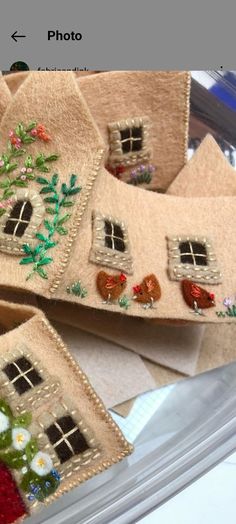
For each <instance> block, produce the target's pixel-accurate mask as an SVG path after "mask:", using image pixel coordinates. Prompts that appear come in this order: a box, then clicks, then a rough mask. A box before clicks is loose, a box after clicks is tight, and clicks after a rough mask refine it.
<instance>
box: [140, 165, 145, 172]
mask: <svg viewBox="0 0 236 524" xmlns="http://www.w3.org/2000/svg"><path fill="white" fill-rule="evenodd" d="M145 169H146V168H145V166H144V165H143V164H141V166H140V167H139V171H140V173H144V171H145Z"/></svg>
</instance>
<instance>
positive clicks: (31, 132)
mask: <svg viewBox="0 0 236 524" xmlns="http://www.w3.org/2000/svg"><path fill="white" fill-rule="evenodd" d="M30 134H31V136H37V134H38V132H37V129H36V127H34V129H31V131H30Z"/></svg>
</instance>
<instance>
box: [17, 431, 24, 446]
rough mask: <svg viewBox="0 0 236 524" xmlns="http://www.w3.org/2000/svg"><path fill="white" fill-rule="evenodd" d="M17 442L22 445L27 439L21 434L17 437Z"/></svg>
mask: <svg viewBox="0 0 236 524" xmlns="http://www.w3.org/2000/svg"><path fill="white" fill-rule="evenodd" d="M16 440H17V442H19V443H20V444H21V443H22V442H24V440H25V437H24V435H22V433H19V434H18V435H17V437H16Z"/></svg>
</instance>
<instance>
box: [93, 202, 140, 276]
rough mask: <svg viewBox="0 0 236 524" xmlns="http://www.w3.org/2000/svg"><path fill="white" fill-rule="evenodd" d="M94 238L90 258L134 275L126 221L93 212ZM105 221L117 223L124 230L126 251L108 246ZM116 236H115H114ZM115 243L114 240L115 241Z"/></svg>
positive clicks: (102, 264) (100, 263)
mask: <svg viewBox="0 0 236 524" xmlns="http://www.w3.org/2000/svg"><path fill="white" fill-rule="evenodd" d="M92 218H93V239H92V247H91V250H90V256H89V259H90V261H91V262H94V263H95V264H99V265H101V266H106V267H109V268H112V269H119V270H120V271H123V272H124V273H127V274H129V275H132V273H133V259H132V256H131V252H130V243H129V239H128V231H127V227H126V226H125V224H124V222H121V221H120V220H118V219H116V218H114V217H112V216H108V215H103V214H101V213H98V212H93V217H92ZM105 222H110V223H111V224H114V225H117V226H119V227H120V228H121V230H122V232H123V239H122V240H123V242H124V245H125V251H124V252H123V251H119V250H117V249H112V248H110V247H107V246H106V244H105V237H106V236H109V235H107V234H106V232H105ZM111 238H112V237H111ZM114 238H115V237H114ZM113 244H114V242H113Z"/></svg>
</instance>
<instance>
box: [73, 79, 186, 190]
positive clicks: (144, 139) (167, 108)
mask: <svg viewBox="0 0 236 524" xmlns="http://www.w3.org/2000/svg"><path fill="white" fill-rule="evenodd" d="M78 81H79V86H80V89H81V91H82V94H83V95H84V97H85V100H86V102H87V104H88V107H89V109H90V111H91V113H92V115H93V117H94V120H95V122H96V124H97V125H98V127H99V130H100V132H101V134H102V136H103V139H104V141H105V144H106V157H105V164H106V165H107V168H108V169H109V171H110V172H111V173H113V174H114V175H115V176H117V177H118V178H121V180H123V181H126V182H128V183H129V184H131V185H140V184H142V187H145V188H149V189H154V190H162V191H163V190H165V189H166V188H167V187H168V185H169V184H170V183H171V182H172V180H174V178H175V177H176V175H177V174H178V172H179V171H180V169H181V168H182V167H183V165H184V164H185V162H186V160H187V147H188V122H189V94H190V73H187V72H183V71H181V72H174V71H112V72H107V73H101V74H97V75H93V77H91V78H90V77H84V78H79V80H78Z"/></svg>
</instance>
